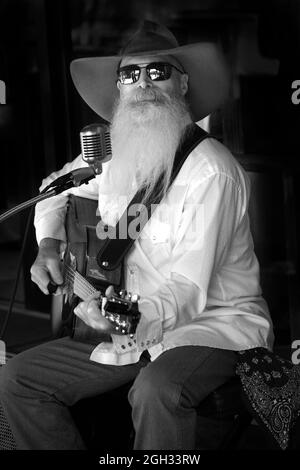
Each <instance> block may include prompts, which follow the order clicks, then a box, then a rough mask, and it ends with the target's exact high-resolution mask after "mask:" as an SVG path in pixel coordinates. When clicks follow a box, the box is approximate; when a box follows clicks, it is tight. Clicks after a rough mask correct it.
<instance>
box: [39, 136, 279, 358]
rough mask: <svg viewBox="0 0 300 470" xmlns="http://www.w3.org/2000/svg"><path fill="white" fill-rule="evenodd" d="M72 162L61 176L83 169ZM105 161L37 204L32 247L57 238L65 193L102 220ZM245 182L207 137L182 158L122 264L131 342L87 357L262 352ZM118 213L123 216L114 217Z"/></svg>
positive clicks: (262, 319)
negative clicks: (131, 316) (197, 350)
mask: <svg viewBox="0 0 300 470" xmlns="http://www.w3.org/2000/svg"><path fill="white" fill-rule="evenodd" d="M85 165H86V164H85V163H84V162H82V160H81V158H80V156H79V157H77V158H76V159H75V160H74V161H73V162H71V163H67V164H66V165H65V166H64V168H63V169H62V170H61V171H60V172H56V173H53V174H52V175H51V176H50V177H49V178H47V179H46V180H44V182H43V186H44V185H47V184H49V182H50V181H51V180H53V179H55V178H57V177H58V176H60V175H61V174H63V173H66V172H68V171H71V170H72V169H74V168H78V167H79V166H85ZM109 168H110V163H109V162H108V163H105V164H104V165H103V173H102V174H101V175H99V176H97V177H96V178H95V179H94V180H91V181H90V182H89V183H88V184H87V185H83V186H81V187H79V188H75V189H72V190H69V191H67V192H65V193H62V194H61V195H59V196H55V197H53V198H52V199H48V200H46V201H43V202H40V203H39V204H38V205H37V207H36V216H35V225H36V234H37V240H38V242H39V241H40V240H41V239H43V238H45V237H52V238H56V239H59V240H62V242H65V241H66V234H65V229H64V218H65V211H66V200H67V195H68V194H69V193H71V192H72V193H73V194H76V195H78V196H82V197H87V198H93V199H98V204H99V210H100V214H101V216H102V217H103V219H104V221H105V222H106V223H109V222H111V220H109V219H110V217H111V214H113V213H114V211H113V210H112V208H113V207H114V209H115V211H116V209H117V207H116V205H117V204H118V202H117V200H116V201H114V200H113V198H111V197H109V196H108V195H107V194H105V191H104V189H103V188H105V187H107V185H108V184H113V182H111V181H110V173H109ZM249 196H250V186H249V180H248V177H247V175H246V174H245V172H244V171H243V169H242V168H241V166H240V165H239V164H238V162H237V161H236V160H235V159H234V157H233V156H232V155H231V153H230V152H229V151H228V150H227V149H226V148H225V147H224V146H223V145H222V144H221V143H220V142H218V141H216V140H215V139H212V138H208V139H205V140H204V141H202V142H201V143H200V144H199V145H198V146H197V147H196V148H195V149H194V150H193V151H192V152H191V154H190V155H189V156H188V158H187V160H186V161H185V163H184V164H183V166H182V168H181V170H180V172H179V174H178V176H177V177H176V179H175V181H174V183H173V185H172V187H171V188H170V190H169V192H168V194H167V196H166V198H165V199H164V200H163V201H162V203H161V204H160V205H159V207H158V208H157V209H156V210H155V211H154V213H153V215H152V217H151V219H150V220H149V221H148V222H147V224H146V226H145V227H144V229H143V231H142V233H141V236H140V238H139V239H138V240H136V241H135V243H134V245H133V248H132V249H131V250H130V252H129V254H128V255H127V256H126V258H125V286H126V289H127V291H130V292H133V293H138V294H139V295H140V301H139V310H140V312H141V320H140V323H139V325H138V327H137V330H136V334H135V335H134V337H133V338H130V337H129V336H126V335H125V336H119V335H112V342H111V343H101V344H99V345H98V346H96V348H95V349H94V350H93V352H92V354H91V359H92V360H94V361H97V362H101V363H107V364H117V365H124V364H129V363H133V362H136V361H138V360H139V357H140V355H141V353H142V352H143V351H144V350H145V349H147V350H148V351H149V353H150V355H151V359H152V360H153V359H155V358H156V357H158V356H159V354H161V353H162V352H164V351H166V350H168V349H171V348H174V347H178V346H184V345H197V346H209V347H214V348H221V349H229V350H236V351H237V350H244V349H250V348H254V347H258V346H261V347H265V348H268V349H271V348H272V346H273V339H274V338H273V329H272V322H271V319H270V315H269V312H268V307H267V305H266V302H265V301H264V299H263V298H262V296H261V288H260V284H259V265H258V261H257V258H256V256H255V253H254V248H253V241H252V236H251V233H250V228H249V218H248V212H247V211H248V202H249ZM121 212H122V211H121Z"/></svg>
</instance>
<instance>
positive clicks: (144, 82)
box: [138, 69, 152, 90]
mask: <svg viewBox="0 0 300 470" xmlns="http://www.w3.org/2000/svg"><path fill="white" fill-rule="evenodd" d="M138 86H139V87H140V88H143V90H144V89H145V88H149V87H152V80H151V78H149V77H148V75H147V72H146V69H142V70H141V75H140V79H139V81H138Z"/></svg>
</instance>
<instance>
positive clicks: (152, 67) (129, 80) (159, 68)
mask: <svg viewBox="0 0 300 470" xmlns="http://www.w3.org/2000/svg"><path fill="white" fill-rule="evenodd" d="M172 68H174V69H176V70H178V72H180V73H185V72H184V71H182V70H180V69H179V68H177V67H176V66H175V65H173V64H169V63H168V62H151V64H147V65H144V64H140V65H137V64H132V65H125V66H124V67H119V69H118V71H117V74H118V80H119V81H120V83H122V85H132V84H133V83H136V82H137V81H138V80H139V78H140V75H141V70H142V69H146V73H147V75H148V77H149V78H150V79H151V80H152V81H153V82H161V81H163V80H168V79H169V78H170V77H171V75H172Z"/></svg>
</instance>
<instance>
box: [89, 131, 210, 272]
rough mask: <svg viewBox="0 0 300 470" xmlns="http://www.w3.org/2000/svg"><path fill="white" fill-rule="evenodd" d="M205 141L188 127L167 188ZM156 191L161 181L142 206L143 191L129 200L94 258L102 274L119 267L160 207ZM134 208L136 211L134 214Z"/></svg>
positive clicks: (158, 189)
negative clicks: (112, 235)
mask: <svg viewBox="0 0 300 470" xmlns="http://www.w3.org/2000/svg"><path fill="white" fill-rule="evenodd" d="M207 137H210V135H209V134H208V133H207V132H206V131H204V130H203V129H201V127H199V126H197V125H196V124H192V125H191V126H190V128H189V129H188V130H187V132H186V134H185V137H184V139H183V141H182V143H181V145H180V147H179V148H178V150H177V152H176V155H175V158H174V164H173V169H172V173H171V178H170V185H169V187H170V186H171V184H172V183H173V181H174V180H175V178H176V176H177V175H178V173H179V171H180V169H181V167H182V165H183V164H184V162H185V160H186V159H187V157H188V156H189V154H190V153H191V152H192V151H193V150H194V148H195V147H197V145H198V144H199V143H200V142H202V140H204V139H206V138H207ZM160 188H161V181H158V183H157V184H156V186H155V187H154V189H153V191H152V193H151V195H150V197H149V198H148V200H147V202H146V203H145V204H144V205H143V206H142V205H141V201H142V200H143V197H144V195H145V190H141V191H138V192H137V193H136V194H135V196H134V197H133V198H132V200H131V201H130V203H129V205H128V207H127V208H126V210H125V211H124V212H123V214H122V216H121V217H120V219H119V221H118V223H117V225H116V230H115V235H116V236H115V237H114V238H109V237H108V238H107V239H106V240H105V241H104V243H103V245H102V247H101V249H100V251H99V252H98V254H97V263H98V265H99V267H100V268H101V269H102V270H104V271H113V270H115V269H117V268H118V266H120V264H121V262H122V260H123V258H124V257H125V255H126V254H127V253H128V251H129V250H130V248H131V247H132V245H133V244H134V242H135V241H136V239H137V238H138V237H139V235H140V233H141V231H142V230H143V228H144V226H145V224H146V223H147V222H148V220H149V219H150V217H151V215H152V214H153V212H154V210H155V208H156V207H157V205H158V204H159V203H160V197H161V196H160V194H161V191H160ZM137 207H138V208H139V209H140V210H138V211H137V210H136V208H137ZM136 217H138V224H137V225H136V226H135V230H134V233H130V234H129V233H128V230H129V228H130V224H131V223H132V222H133V221H134V220H135V219H136ZM124 227H125V228H126V231H127V236H125V237H124V235H122V236H120V234H121V233H122V234H124Z"/></svg>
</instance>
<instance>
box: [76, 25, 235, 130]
mask: <svg viewBox="0 0 300 470" xmlns="http://www.w3.org/2000/svg"><path fill="white" fill-rule="evenodd" d="M142 55H145V56H153V57H157V56H172V57H174V58H175V59H176V60H177V61H178V62H179V63H180V64H181V65H182V67H183V68H184V70H185V71H186V73H187V74H188V76H189V81H188V86H189V90H188V93H187V100H188V103H189V105H190V109H191V111H192V114H193V119H194V121H198V120H200V119H202V118H204V117H205V116H207V115H208V114H210V113H211V112H212V111H214V110H216V109H217V108H219V107H220V106H221V105H222V103H223V102H224V101H225V100H226V97H227V96H228V89H229V73H228V68H227V66H226V62H225V60H224V57H223V55H222V53H221V51H220V49H219V47H217V45H216V44H215V43H212V42H199V43H195V44H188V45H185V46H179V45H178V42H177V40H176V38H175V37H174V35H173V34H172V33H171V31H169V30H168V29H167V28H166V27H165V26H162V25H159V24H157V23H153V22H151V21H144V22H143V24H142V25H141V27H140V28H139V30H138V31H137V32H136V33H135V34H134V35H133V36H132V38H131V39H130V40H129V42H128V43H127V44H126V46H125V47H124V48H123V49H122V51H121V52H120V53H119V54H118V55H116V56H109V57H86V58H80V59H76V60H73V61H72V63H71V76H72V79H73V82H74V85H75V87H76V88H77V90H78V92H79V94H80V95H81V97H82V98H83V99H84V101H85V102H86V103H87V104H88V105H89V106H90V107H91V108H92V109H93V110H94V111H95V112H96V113H97V114H98V115H99V116H101V117H102V118H103V119H105V120H106V121H109V122H110V121H111V118H112V114H113V107H114V103H115V100H116V98H117V97H118V96H119V91H118V88H117V86H116V79H117V74H116V72H117V69H118V66H119V64H120V61H121V60H122V58H124V57H128V56H142Z"/></svg>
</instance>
